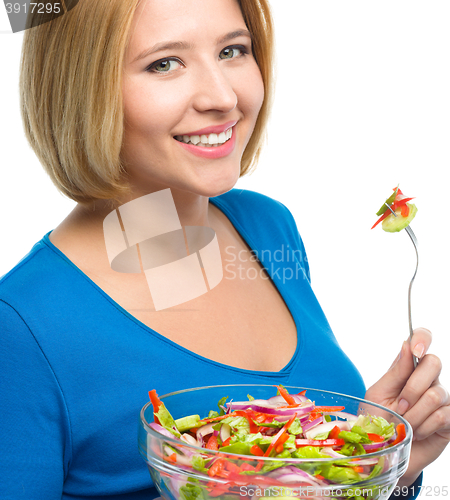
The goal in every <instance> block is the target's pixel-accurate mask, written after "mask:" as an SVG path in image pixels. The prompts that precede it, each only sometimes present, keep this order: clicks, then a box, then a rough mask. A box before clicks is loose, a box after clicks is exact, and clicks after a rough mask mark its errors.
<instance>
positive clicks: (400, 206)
mask: <svg viewBox="0 0 450 500" xmlns="http://www.w3.org/2000/svg"><path fill="white" fill-rule="evenodd" d="M393 191H394V192H393V193H392V194H391V196H389V198H388V199H387V200H386V201H385V202H384V203H383V205H381V208H380V209H379V210H378V212H377V215H381V217H380V218H379V219H378V220H377V221H376V222H375V224H374V225H373V226H372V229H373V228H374V227H376V226H377V225H378V224H379V223H380V222H382V225H381V227H382V228H383V229H384V230H385V231H387V232H388V233H395V232H398V231H401V230H402V229H405V227H407V226H409V224H410V223H411V221H412V220H413V219H414V217H415V216H416V213H417V207H416V206H415V205H414V204H413V203H408V202H409V201H411V200H413V199H414V198H407V197H406V196H405V195H404V194H403V193H402V191H401V189H399V187H398V186H397V187H396V188H394V190H393ZM386 205H389V207H390V208H391V209H392V210H393V211H394V212H395V215H394V214H393V213H392V212H391V210H390V209H389V208H388V207H387V206H386Z"/></svg>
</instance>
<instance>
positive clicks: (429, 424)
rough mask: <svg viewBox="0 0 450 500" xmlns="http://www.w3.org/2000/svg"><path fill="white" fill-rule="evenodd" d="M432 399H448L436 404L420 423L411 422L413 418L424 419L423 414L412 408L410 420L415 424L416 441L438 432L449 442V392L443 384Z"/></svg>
mask: <svg viewBox="0 0 450 500" xmlns="http://www.w3.org/2000/svg"><path fill="white" fill-rule="evenodd" d="M428 399H430V398H428ZM431 399H435V400H436V401H437V400H445V399H446V400H447V403H446V404H445V405H441V406H437V405H436V404H435V405H434V407H435V409H434V410H433V411H432V412H431V413H429V416H428V417H427V418H426V419H425V420H424V421H423V422H421V423H420V425H417V424H413V423H411V420H412V421H414V420H416V419H417V420H419V421H420V420H421V419H422V416H420V415H419V414H418V413H415V412H413V410H414V408H412V410H411V412H412V415H411V420H410V418H409V417H408V421H409V422H410V423H411V425H413V429H414V439H415V440H416V441H422V440H424V439H427V438H429V437H430V436H432V435H433V434H435V433H436V434H437V435H439V436H440V437H441V438H444V439H446V440H447V442H448V440H449V439H450V406H448V393H447V391H446V390H445V389H444V388H443V387H442V386H439V390H438V391H437V392H436V393H435V394H434V395H433V396H432V397H431ZM436 406H437V408H436ZM405 418H406V415H405Z"/></svg>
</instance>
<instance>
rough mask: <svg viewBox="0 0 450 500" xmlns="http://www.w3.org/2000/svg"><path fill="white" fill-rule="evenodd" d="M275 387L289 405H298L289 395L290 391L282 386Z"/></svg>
mask: <svg viewBox="0 0 450 500" xmlns="http://www.w3.org/2000/svg"><path fill="white" fill-rule="evenodd" d="M274 387H276V388H277V389H278V390H279V391H280V394H281V395H282V396H283V398H284V400H285V401H286V403H287V404H288V405H297V402H296V401H295V399H294V398H293V397H292V396H291V395H290V394H289V393H288V391H287V390H286V389H285V388H284V387H281V385H275V386H274Z"/></svg>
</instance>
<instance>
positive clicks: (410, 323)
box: [385, 203, 419, 368]
mask: <svg viewBox="0 0 450 500" xmlns="http://www.w3.org/2000/svg"><path fill="white" fill-rule="evenodd" d="M385 205H386V206H387V207H388V208H389V210H390V211H391V212H392V213H393V214H394V217H397V214H396V213H395V212H394V210H392V208H391V207H390V206H389V205H388V204H387V203H385ZM405 231H406V232H407V233H408V236H409V237H410V238H411V241H412V242H413V245H414V249H415V251H416V257H417V262H416V270H415V271H414V276H413V277H412V279H411V282H410V284H409V288H408V320H409V338H410V340H412V336H413V327H412V319H411V288H412V284H413V282H414V279H415V277H416V274H417V268H418V267H419V252H418V250H417V247H418V245H419V242H418V241H417V238H416V235H415V234H414V231H413V230H412V229H411V227H410V226H406V227H405ZM413 362H414V368H415V367H416V366H417V363H418V362H419V360H418V359H417V358H416V356H413Z"/></svg>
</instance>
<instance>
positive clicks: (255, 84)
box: [239, 63, 264, 120]
mask: <svg viewBox="0 0 450 500" xmlns="http://www.w3.org/2000/svg"><path fill="white" fill-rule="evenodd" d="M239 100H240V102H241V107H242V109H243V110H244V112H246V114H247V115H248V116H251V117H252V118H253V119H254V120H256V118H257V116H258V113H259V111H260V109H261V106H262V104H263V101H264V83H263V79H262V76H261V72H260V71H259V68H258V66H256V63H255V67H254V68H253V70H252V72H250V73H247V75H246V77H245V78H242V79H241V80H240V82H239Z"/></svg>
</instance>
